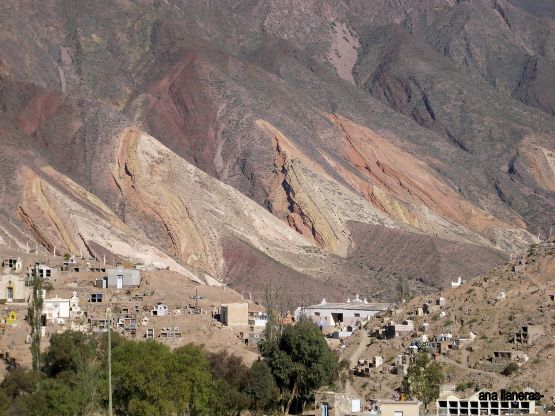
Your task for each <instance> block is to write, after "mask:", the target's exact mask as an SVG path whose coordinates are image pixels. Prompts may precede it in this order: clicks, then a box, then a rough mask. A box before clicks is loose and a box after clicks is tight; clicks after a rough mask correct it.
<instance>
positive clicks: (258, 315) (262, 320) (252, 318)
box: [249, 311, 268, 328]
mask: <svg viewBox="0 0 555 416" xmlns="http://www.w3.org/2000/svg"><path fill="white" fill-rule="evenodd" d="M267 323H268V315H266V314H265V313H264V312H258V311H257V312H250V311H249V326H254V327H261V328H265V327H266V324H267Z"/></svg>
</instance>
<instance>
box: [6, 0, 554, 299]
mask: <svg viewBox="0 0 555 416" xmlns="http://www.w3.org/2000/svg"><path fill="white" fill-rule="evenodd" d="M0 8H1V13H0V16H1V17H0V19H1V20H2V21H1V24H0V39H1V40H2V42H1V44H0V83H1V85H0V90H1V91H2V94H1V95H0V104H1V105H0V134H1V137H2V151H1V152H0V160H1V162H2V163H1V164H0V172H1V176H0V187H1V189H2V192H1V193H0V201H1V205H0V209H1V215H0V238H1V239H2V241H4V242H9V243H10V244H17V245H19V246H21V247H23V246H25V245H26V243H27V241H32V240H36V241H38V242H39V243H40V244H41V245H43V246H44V247H46V248H48V249H49V250H53V249H54V247H56V248H57V250H59V251H77V250H80V251H83V252H84V253H87V254H88V255H90V256H100V255H102V254H104V253H108V255H115V256H119V257H125V258H134V259H137V260H140V261H144V262H152V263H155V264H158V265H161V266H164V267H170V268H172V269H175V270H179V271H180V272H181V273H183V274H186V275H188V276H189V277H190V278H191V279H193V280H195V281H200V282H208V283H214V284H216V283H217V282H227V283H231V284H235V285H236V286H237V287H238V289H241V288H248V289H250V290H253V291H259V292H260V291H263V289H264V287H265V286H266V284H267V282H268V280H272V279H273V280H275V281H277V283H279V284H280V285H282V289H283V291H291V292H295V293H297V294H298V293H299V287H301V288H303V290H301V292H305V293H304V294H303V296H305V295H306V296H309V297H310V296H312V297H313V298H318V297H320V296H321V294H322V293H324V294H327V295H328V297H329V296H332V297H333V296H341V297H343V296H344V295H345V294H347V293H349V292H352V291H353V290H354V288H355V287H356V288H359V290H360V291H361V293H362V292H366V293H368V297H370V298H377V297H380V298H384V299H385V298H388V297H389V298H391V296H392V294H391V293H390V291H387V290H384V287H386V286H385V285H384V284H385V283H391V282H394V281H395V280H396V279H398V278H399V277H407V278H408V279H409V280H410V284H411V286H412V287H413V289H415V290H417V291H422V290H429V289H430V288H431V287H434V286H442V285H443V284H445V282H447V281H449V279H451V278H452V277H453V276H454V275H458V274H462V275H463V276H465V277H471V276H474V275H476V274H478V273H480V272H481V271H484V270H487V269H489V268H491V267H493V266H494V265H496V264H499V263H501V262H503V261H504V260H505V259H506V258H507V256H508V255H509V254H510V253H514V252H516V251H518V250H519V248H521V247H523V246H525V245H527V244H529V243H530V242H532V241H535V238H536V237H535V236H534V235H537V234H538V233H539V234H540V236H543V237H545V235H546V234H548V233H549V227H550V226H551V225H553V224H554V223H555V188H554V187H553V183H555V181H554V179H555V164H554V163H555V162H554V161H555V159H554V157H553V151H554V136H553V131H555V119H554V110H553V102H552V97H553V96H554V94H552V92H553V91H551V89H552V88H553V85H555V84H554V83H553V82H552V81H553V73H554V71H552V68H554V66H553V65H554V62H555V49H554V47H555V46H554V45H555V17H554V16H553V15H552V13H551V12H550V10H551V9H550V5H549V2H548V1H544V0H542V1H539V2H534V4H533V5H532V4H531V3H530V2H526V1H524V0H511V1H508V0H478V1H472V2H470V1H457V2H455V1H450V0H421V1H417V2H412V1H411V2H405V1H400V2H397V3H392V2H389V1H383V0H373V1H372V2H366V1H364V2H363V1H357V0H352V1H345V2H330V1H325V0H310V1H303V2H299V1H293V0H290V1H285V0H280V1H278V0H272V1H256V0H226V1H221V2H212V1H200V0H172V1H169V0H151V1H150V0H137V1H130V0H118V1H115V2H102V1H99V2H85V1H77V2H75V1H71V2H69V1H63V0H59V1H54V2H36V1H32V0H24V1H15V0H8V1H5V2H3V3H2V5H0ZM378 242H381V243H378ZM392 258H394V259H397V260H396V261H394V262H392V261H391V259H392ZM468 258H472V259H473V260H474V261H473V262H467V261H465V259H468ZM407 259H424V261H422V262H421V263H419V264H418V265H416V266H415V265H414V262H409V261H407ZM409 263H410V265H409ZM469 263H471V264H469Z"/></svg>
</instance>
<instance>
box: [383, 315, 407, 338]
mask: <svg viewBox="0 0 555 416" xmlns="http://www.w3.org/2000/svg"><path fill="white" fill-rule="evenodd" d="M412 332H414V323H413V322H412V321H411V320H409V319H406V320H404V321H402V322H401V323H400V324H396V323H395V322H390V323H389V324H387V325H385V326H384V327H383V337H384V338H388V339H389V338H396V337H408V336H410V335H411V334H412Z"/></svg>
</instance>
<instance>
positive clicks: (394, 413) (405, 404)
mask: <svg viewBox="0 0 555 416" xmlns="http://www.w3.org/2000/svg"><path fill="white" fill-rule="evenodd" d="M379 406H380V407H379V408H380V413H381V416H418V415H419V412H420V402H419V401H416V400H406V401H397V400H380V401H379Z"/></svg>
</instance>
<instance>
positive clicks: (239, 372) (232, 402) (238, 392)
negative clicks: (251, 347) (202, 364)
mask: <svg viewBox="0 0 555 416" xmlns="http://www.w3.org/2000/svg"><path fill="white" fill-rule="evenodd" d="M208 360H209V362H210V369H211V373H212V376H213V378H214V380H215V382H216V387H217V390H218V397H219V400H220V402H221V404H222V406H223V408H224V409H225V410H226V411H227V413H228V414H229V415H239V414H240V413H241V411H243V410H246V409H248V408H249V405H250V400H249V398H248V396H247V395H245V394H244V393H243V391H242V390H243V385H244V383H245V380H246V378H247V374H248V372H249V368H248V367H247V366H246V365H245V364H244V363H243V360H242V359H241V357H239V356H237V355H234V354H229V353H228V352H226V351H220V352H217V353H213V354H209V356H208Z"/></svg>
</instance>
